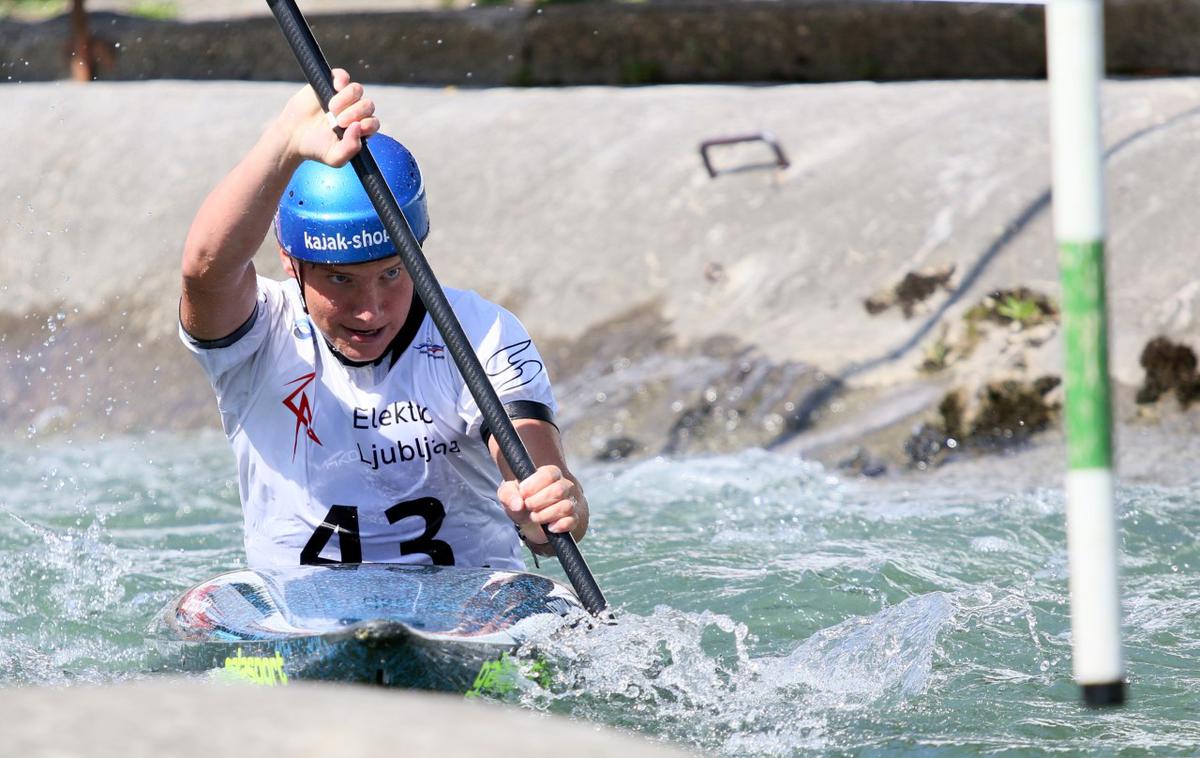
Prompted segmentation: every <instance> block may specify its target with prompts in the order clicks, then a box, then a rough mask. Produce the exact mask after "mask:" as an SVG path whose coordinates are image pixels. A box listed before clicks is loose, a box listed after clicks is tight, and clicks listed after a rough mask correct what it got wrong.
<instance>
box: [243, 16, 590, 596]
mask: <svg viewBox="0 0 1200 758" xmlns="http://www.w3.org/2000/svg"><path fill="white" fill-rule="evenodd" d="M267 5H268V6H270V8H271V12H272V13H273V14H275V20H276V21H278V22H279V28H280V29H281V30H282V31H283V36H284V38H286V39H287V42H288V45H290V46H291V48H292V52H293V53H295V55H296V60H297V61H299V62H300V68H302V69H303V70H304V76H305V78H306V79H308V83H309V84H310V85H312V88H313V90H314V91H315V92H316V93H317V98H318V99H319V100H320V101H321V107H322V108H324V109H325V110H326V111H328V110H329V101H330V99H332V98H333V96H334V89H333V73H332V72H331V71H330V68H329V63H328V61H326V60H325V55H324V54H323V53H322V52H321V48H320V46H318V45H317V40H316V38H315V37H313V33H312V29H310V28H309V26H308V22H307V21H306V20H305V19H304V15H303V14H302V13H301V12H300V9H299V8H298V7H297V6H296V3H295V0H267ZM336 131H337V132H338V136H339V137H340V136H341V134H342V130H341V129H340V128H339V129H336ZM367 142H368V141H367V140H364V141H363V146H362V150H361V151H360V152H359V153H358V155H356V156H354V158H353V160H351V165H352V166H354V171H355V173H356V174H358V178H359V180H360V181H362V185H363V189H365V190H366V192H367V196H368V197H369V198H371V203H372V204H373V205H374V206H375V211H376V212H377V213H378V214H379V219H380V221H382V222H383V226H384V228H385V229H387V232H388V234H389V235H390V236H391V239H392V241H393V242H394V243H395V245H396V250H397V252H398V253H399V255H400V259H401V260H402V261H403V262H404V267H405V268H406V269H407V270H408V274H409V276H411V277H412V280H413V286H414V288H415V289H416V292H417V296H418V297H420V298H421V302H422V303H424V304H425V309H426V310H427V311H429V315H430V316H431V317H432V318H433V323H434V324H436V325H437V328H438V331H440V332H441V334H442V337H443V338H444V339H445V340H446V347H447V349H448V350H449V351H450V355H451V356H452V357H453V358H454V363H455V365H457V366H458V370H459V372H460V373H462V375H463V378H464V379H465V380H466V383H467V387H468V389H470V390H471V395H472V397H474V398H475V403H476V404H477V405H478V406H479V410H480V411H481V412H482V413H483V418H484V420H485V421H486V422H487V425H488V428H490V429H491V430H492V434H493V435H494V436H495V437H496V442H497V443H498V444H499V445H500V451H501V452H502V453H503V454H504V459H505V460H506V461H508V465H509V467H511V468H512V470H513V473H514V474H516V476H517V480H518V481H522V480H524V479H526V478H528V477H530V476H532V475H533V473H534V471H535V470H536V468H535V466H534V465H533V459H532V458H530V457H529V451H528V450H526V449H525V445H524V443H523V442H521V438H520V436H519V435H518V434H517V430H516V429H515V428H514V427H513V424H512V421H511V420H510V419H509V418H508V414H507V413H506V412H505V411H504V405H503V404H502V403H501V402H500V398H499V397H498V396H497V395H496V390H495V388H493V387H492V384H491V382H490V381H488V377H487V374H486V373H485V372H484V370H483V366H482V365H481V364H480V363H479V357H478V356H476V355H475V351H474V350H473V349H472V348H471V343H470V341H469V340H468V339H467V335H466V333H465V332H464V331H463V328H462V325H461V324H459V323H458V318H457V317H456V316H455V315H454V311H453V309H451V307H450V302H449V301H448V300H447V299H446V293H445V292H443V291H442V287H441V285H440V284H438V281H437V278H436V277H435V276H434V275H433V270H432V269H431V268H430V267H429V262H428V261H427V260H425V254H424V253H423V252H421V245H420V243H418V242H417V238H416V236H415V235H413V232H412V229H411V228H410V227H409V225H408V220H407V219H406V218H404V214H403V213H401V212H400V206H399V204H397V202H396V198H395V197H394V196H393V195H392V191H391V189H390V188H389V187H388V186H387V182H386V181H385V180H384V178H383V173H382V172H381V171H380V170H379V166H378V164H376V163H375V159H374V157H372V156H371V151H370V149H369V148H368V146H367ZM543 530H544V531H545V532H546V536H547V537H548V538H549V539H550V544H551V546H552V547H553V548H554V552H555V554H557V556H558V560H559V562H560V563H561V564H562V567H563V571H565V572H566V574H567V578H568V579H570V580H571V585H572V586H573V587H574V588H575V593H576V594H577V595H579V599H580V601H582V602H583V606H584V607H585V608H587V609H588V611H589V612H590V613H591V614H592V615H599V614H600V612H601V611H603V610H604V609H605V608H606V607H607V605H608V604H607V602H606V601H605V600H604V594H603V593H602V592H601V591H600V586H599V585H598V584H596V579H595V577H593V576H592V572H591V570H590V569H588V566H587V563H586V562H585V561H584V560H583V555H582V554H581V553H580V552H579V546H578V545H576V544H575V539H574V538H573V537H572V536H571V535H570V534H557V533H554V532H551V531H549V530H547V529H545V527H543Z"/></svg>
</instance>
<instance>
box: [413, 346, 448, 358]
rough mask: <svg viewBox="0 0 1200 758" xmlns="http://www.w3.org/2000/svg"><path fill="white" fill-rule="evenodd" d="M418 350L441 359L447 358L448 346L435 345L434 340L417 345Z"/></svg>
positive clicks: (422, 353)
mask: <svg viewBox="0 0 1200 758" xmlns="http://www.w3.org/2000/svg"><path fill="white" fill-rule="evenodd" d="M417 352H419V353H420V354H421V355H428V356H429V357H430V358H436V359H437V360H439V361H444V360H446V346H445V345H435V344H433V343H432V342H422V343H421V344H420V345H417Z"/></svg>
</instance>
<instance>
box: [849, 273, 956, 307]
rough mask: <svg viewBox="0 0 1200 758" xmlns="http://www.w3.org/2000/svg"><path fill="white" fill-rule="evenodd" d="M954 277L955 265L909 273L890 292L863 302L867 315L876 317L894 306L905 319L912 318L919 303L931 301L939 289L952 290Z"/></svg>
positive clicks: (878, 294)
mask: <svg viewBox="0 0 1200 758" xmlns="http://www.w3.org/2000/svg"><path fill="white" fill-rule="evenodd" d="M952 276H954V265H953V264H951V265H948V266H939V267H937V268H930V269H923V270H920V271H909V272H908V273H907V274H905V275H904V278H903V279H901V280H900V283H899V284H897V285H896V286H895V287H892V288H891V289H890V290H888V291H885V292H881V293H876V294H874V295H872V296H871V297H869V298H867V299H866V300H865V301H863V306H864V307H865V308H866V309H867V313H870V314H871V315H872V316H874V315H875V314H877V313H882V312H884V311H886V310H887V309H888V308H891V307H892V306H896V305H898V306H900V310H901V311H902V312H903V313H904V317H905V318H911V317H912V315H913V312H914V311H915V308H916V306H917V304H918V303H922V302H924V301H925V300H927V299H929V297H930V296H931V295H933V293H935V292H937V291H938V290H939V289H944V290H949V289H950V278H951V277H952Z"/></svg>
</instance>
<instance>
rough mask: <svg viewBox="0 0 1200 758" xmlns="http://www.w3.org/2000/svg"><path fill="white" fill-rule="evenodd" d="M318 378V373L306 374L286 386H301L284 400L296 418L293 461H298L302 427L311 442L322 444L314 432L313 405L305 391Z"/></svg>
mask: <svg viewBox="0 0 1200 758" xmlns="http://www.w3.org/2000/svg"><path fill="white" fill-rule="evenodd" d="M316 377H317V372H315V371H313V372H311V373H308V374H305V375H304V376H301V377H297V378H296V379H293V380H292V381H290V382H288V383H287V384H285V385H284V386H285V387H290V386H292V385H293V384H298V385H300V386H298V387H296V389H294V390H292V394H290V395H288V396H287V397H285V398H284V399H283V404H284V406H286V407H287V409H288V410H289V411H291V412H292V413H293V414H294V415H295V416H296V434H295V436H294V437H293V439H292V460H293V461H295V460H296V449H297V448H298V447H299V445H300V427H304V434H305V435H306V436H307V437H308V438H309V439H310V440H312V441H313V442H315V443H317V444H318V445H320V444H321V440H320V439H318V438H317V433H316V432H314V431H313V428H312V420H313V412H312V403H311V402H309V399H308V393H307V392H305V391H304V390H305V389H306V388H307V387H308V385H310V384H312V382H313V379H315V378H316Z"/></svg>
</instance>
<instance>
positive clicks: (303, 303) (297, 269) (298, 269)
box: [292, 257, 308, 316]
mask: <svg viewBox="0 0 1200 758" xmlns="http://www.w3.org/2000/svg"><path fill="white" fill-rule="evenodd" d="M292 272H293V273H294V274H295V275H296V284H299V285H300V307H301V308H303V309H304V315H305V316H307V315H308V300H306V299H305V297H304V261H301V260H299V259H297V258H295V257H293V258H292Z"/></svg>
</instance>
